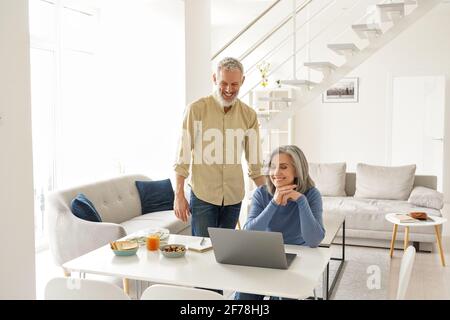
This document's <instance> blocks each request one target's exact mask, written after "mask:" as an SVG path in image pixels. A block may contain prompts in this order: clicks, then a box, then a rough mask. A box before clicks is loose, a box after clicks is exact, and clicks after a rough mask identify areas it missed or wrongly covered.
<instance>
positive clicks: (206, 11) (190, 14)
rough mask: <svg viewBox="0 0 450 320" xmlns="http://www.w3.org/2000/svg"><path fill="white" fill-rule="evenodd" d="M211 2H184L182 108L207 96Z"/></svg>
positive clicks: (209, 69) (209, 82)
mask: <svg viewBox="0 0 450 320" xmlns="http://www.w3.org/2000/svg"><path fill="white" fill-rule="evenodd" d="M210 8H211V2H210V0H186V1H185V37H186V38H185V39H186V40H185V46H186V47H185V57H186V69H185V70H186V74H185V75H186V104H188V103H191V102H193V101H195V100H197V99H199V98H201V97H204V96H207V95H209V94H210V93H211V88H212V73H211V62H210V60H211V18H210V17H211V9H210Z"/></svg>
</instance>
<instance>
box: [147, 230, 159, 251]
mask: <svg viewBox="0 0 450 320" xmlns="http://www.w3.org/2000/svg"><path fill="white" fill-rule="evenodd" d="M158 248H159V234H151V235H149V236H148V237H147V250H150V251H154V250H158Z"/></svg>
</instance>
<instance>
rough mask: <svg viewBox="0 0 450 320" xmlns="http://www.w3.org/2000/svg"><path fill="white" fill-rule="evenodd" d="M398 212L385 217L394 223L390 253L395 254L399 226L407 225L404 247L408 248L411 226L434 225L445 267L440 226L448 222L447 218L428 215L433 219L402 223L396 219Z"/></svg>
mask: <svg viewBox="0 0 450 320" xmlns="http://www.w3.org/2000/svg"><path fill="white" fill-rule="evenodd" d="M395 215H396V213H388V214H387V215H386V216H385V218H386V220H387V221H389V222H391V223H393V224H394V230H393V231H392V239H391V250H390V252H389V255H390V256H391V258H392V255H393V254H394V244H395V238H396V236H397V229H398V226H403V227H405V239H404V245H403V248H404V249H405V250H406V248H407V247H408V243H409V228H410V227H434V231H435V233H436V242H437V245H438V249H439V255H440V256H441V263H442V266H443V267H445V257H444V252H443V250H442V242H441V232H440V231H439V226H440V225H442V224H443V223H445V222H447V219H445V218H442V217H435V216H428V217H429V218H430V219H432V220H433V221H428V220H427V221H419V222H409V223H403V222H402V223H400V222H398V221H397V220H396V219H395Z"/></svg>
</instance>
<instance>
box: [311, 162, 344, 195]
mask: <svg viewBox="0 0 450 320" xmlns="http://www.w3.org/2000/svg"><path fill="white" fill-rule="evenodd" d="M346 168H347V164H346V163H345V162H343V163H310V164H309V175H310V176H311V179H313V181H314V182H315V184H316V188H317V189H319V191H320V193H321V194H322V196H330V197H345V196H346V194H345V171H346Z"/></svg>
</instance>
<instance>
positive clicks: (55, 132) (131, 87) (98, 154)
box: [29, 0, 185, 243]
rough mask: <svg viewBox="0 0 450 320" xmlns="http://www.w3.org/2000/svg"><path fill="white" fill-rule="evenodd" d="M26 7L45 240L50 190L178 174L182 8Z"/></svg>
mask: <svg viewBox="0 0 450 320" xmlns="http://www.w3.org/2000/svg"><path fill="white" fill-rule="evenodd" d="M29 3H30V6H29V8H30V34H31V76H32V83H31V87H32V116H33V119H32V121H33V157H34V159H33V161H34V183H35V200H36V201H35V202H36V209H35V210H36V235H37V240H38V241H37V242H38V243H39V240H42V239H44V235H45V232H44V231H45V221H46V217H45V200H46V197H47V195H48V193H49V192H51V191H53V190H56V189H63V188H69V187H72V186H75V185H79V184H83V183H89V182H92V181H96V180H99V179H106V178H110V177H113V176H117V175H119V174H124V173H125V174H132V173H139V174H144V175H148V176H149V177H151V178H152V179H155V180H158V179H166V178H172V177H173V171H172V164H173V162H174V160H175V153H176V146H177V141H178V135H179V134H180V132H181V122H182V117H183V112H184V108H185V92H184V90H185V82H184V3H183V1H167V0H152V1H142V0H133V1H130V0H115V1H92V0H72V1H69V0H29ZM93 4H96V5H98V6H99V7H92V5H93ZM100 13H101V14H100ZM162 30H163V32H161V31H162ZM168 39H169V40H170V41H168Z"/></svg>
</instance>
